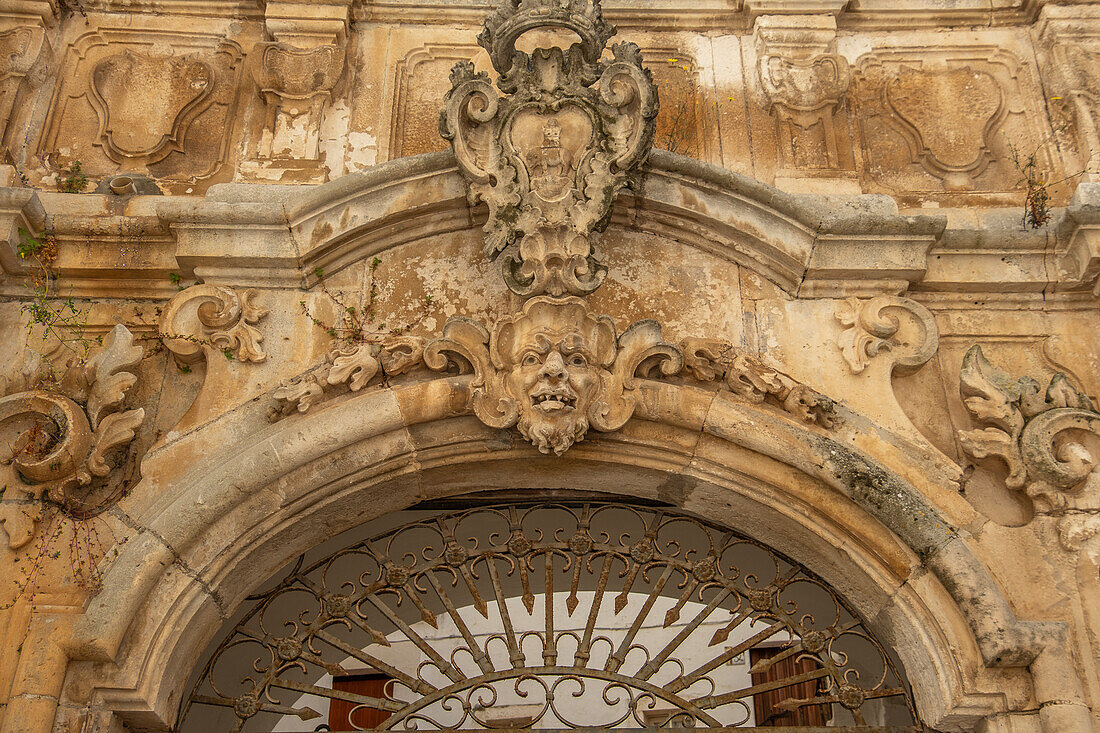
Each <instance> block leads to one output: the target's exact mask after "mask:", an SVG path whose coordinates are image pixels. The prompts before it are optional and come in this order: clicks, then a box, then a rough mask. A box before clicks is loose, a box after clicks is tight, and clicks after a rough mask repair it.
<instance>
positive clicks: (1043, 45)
mask: <svg viewBox="0 0 1100 733" xmlns="http://www.w3.org/2000/svg"><path fill="white" fill-rule="evenodd" d="M1086 17H1087V16H1086ZM1044 21H1045V22H1043V23H1042V24H1041V30H1040V32H1039V40H1038V43H1037V44H1036V46H1037V49H1036V50H1037V52H1038V55H1039V68H1040V69H1041V71H1042V74H1043V81H1044V84H1045V85H1046V89H1047V103H1048V105H1049V108H1050V113H1051V117H1052V118H1053V119H1052V121H1053V123H1054V124H1053V130H1052V132H1053V135H1054V139H1055V141H1057V142H1058V143H1059V144H1060V145H1063V146H1065V147H1067V148H1070V149H1075V151H1076V153H1077V166H1076V167H1077V168H1078V169H1083V170H1085V171H1087V175H1089V176H1090V177H1091V179H1092V180H1094V181H1095V180H1098V179H1100V30H1097V28H1096V24H1095V22H1089V21H1088V20H1086V18H1084V17H1081V18H1075V17H1073V16H1072V14H1070V15H1069V17H1061V18H1059V17H1058V16H1057V15H1055V14H1052V16H1051V17H1050V18H1047V19H1044Z"/></svg>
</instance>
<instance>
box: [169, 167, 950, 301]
mask: <svg viewBox="0 0 1100 733" xmlns="http://www.w3.org/2000/svg"><path fill="white" fill-rule="evenodd" d="M157 210H158V213H159V215H160V217H161V218H162V219H163V220H165V221H167V222H169V223H170V226H171V228H172V229H173V230H174V231H175V233H176V236H177V239H178V248H177V258H178V260H179V262H180V264H181V266H182V267H183V268H184V269H185V270H193V271H194V272H195V274H196V275H198V276H200V277H202V278H204V279H205V280H206V281H207V282H218V281H230V280H236V281H238V282H240V281H241V279H242V276H243V275H244V273H243V272H242V270H243V269H247V270H248V271H249V276H248V280H249V281H250V282H254V283H257V284H258V285H260V286H263V285H265V284H266V285H267V286H269V287H278V286H286V285H290V284H295V285H297V284H305V285H307V286H309V285H310V284H311V282H310V280H311V278H312V276H311V275H310V273H312V272H314V270H315V269H316V268H318V267H320V268H322V269H323V270H324V272H326V273H333V272H336V271H338V270H340V269H342V268H343V267H346V266H347V265H349V264H352V263H354V262H358V261H362V260H364V259H367V258H370V257H373V256H375V255H377V254H379V253H381V252H384V251H385V250H387V249H389V248H392V247H396V246H398V245H401V244H404V243H407V242H412V241H415V240H418V239H422V238H425V237H430V236H439V235H446V234H448V233H451V232H454V231H459V230H464V229H470V228H475V227H477V226H480V224H481V223H483V221H484V213H483V211H482V209H480V208H473V209H472V208H471V207H470V206H469V205H468V204H467V202H466V191H465V186H464V184H463V181H462V179H461V178H460V177H459V175H458V173H457V169H456V167H455V163H454V158H453V156H452V155H451V154H450V153H449V152H447V153H428V154H425V155H420V156H416V157H412V158H402V159H398V160H395V161H391V162H389V163H385V164H382V165H379V166H376V167H374V168H371V169H370V170H367V171H363V172H360V173H353V174H351V175H347V176H344V177H342V178H339V179H337V180H335V181H332V182H331V183H327V184H325V185H322V186H318V187H316V188H313V189H308V190H306V191H304V192H303V190H302V189H301V188H300V187H292V186H270V187H258V186H251V185H239V184H223V185H220V186H214V187H213V188H211V190H210V192H209V193H208V194H207V198H206V199H205V200H201V201H194V200H187V201H177V200H170V199H165V200H163V201H162V202H160V204H159V205H158V207H157ZM944 225H945V221H944V220H943V219H942V218H936V217H928V216H901V215H899V214H898V213H897V208H896V206H895V204H894V202H893V201H892V200H891V199H890V198H889V197H886V196H860V197H857V198H852V199H845V200H833V199H829V198H827V197H821V196H808V195H801V196H799V195H792V194H787V193H783V192H782V191H779V190H778V189H775V188H772V187H771V186H768V185H766V184H763V183H760V182H759V181H755V180H753V179H751V178H748V177H746V176H743V175H740V174H737V173H734V172H732V171H728V170H725V169H722V168H719V167H717V166H714V165H710V164H707V163H702V162H700V161H697V160H694V159H691V158H686V157H684V156H680V155H675V154H672V153H668V152H665V151H661V150H655V151H654V152H653V154H652V155H651V156H650V162H649V164H648V166H647V172H646V177H645V182H644V185H643V186H642V190H641V191H638V192H635V195H634V196H633V198H631V197H629V196H627V197H624V200H623V202H622V203H621V204H620V205H619V206H618V207H617V210H616V215H615V216H614V217H613V220H612V230H613V229H614V228H616V227H619V228H622V229H628V230H634V231H641V232H646V233H651V234H656V235H659V236H662V237H664V238H667V239H672V240H675V241H680V242H683V243H684V244H687V245H689V246H692V247H695V248H698V249H700V250H704V251H707V252H710V253H711V254H714V255H715V256H718V257H722V258H724V259H727V260H730V261H733V262H737V263H738V264H742V265H745V266H747V267H749V268H751V269H753V270H755V271H757V272H759V273H760V274H762V275H764V276H765V277H767V278H768V279H770V280H772V281H773V282H774V283H776V285H778V286H779V287H781V288H782V289H784V290H785V291H787V292H788V293H790V294H791V295H795V296H798V295H804V296H806V295H808V296H811V297H812V296H815V295H833V294H835V293H836V292H840V291H843V292H845V293H847V294H853V293H857V294H863V293H867V294H870V293H882V292H900V291H903V290H905V289H906V288H907V287H908V285H909V283H910V282H912V281H914V280H917V279H919V278H920V277H921V275H922V274H923V273H924V271H925V269H926V264H925V262H926V259H927V252H928V249H929V248H930V247H931V246H932V245H933V244H934V242H935V241H936V239H937V238H938V237H939V236H940V235H941V234H942V232H943V228H944ZM257 270H260V271H261V272H263V273H266V275H267V276H266V278H263V279H261V280H260V282H257V279H256V274H255V273H256V271H257ZM265 280H266V282H265Z"/></svg>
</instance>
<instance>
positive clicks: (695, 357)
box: [680, 338, 836, 428]
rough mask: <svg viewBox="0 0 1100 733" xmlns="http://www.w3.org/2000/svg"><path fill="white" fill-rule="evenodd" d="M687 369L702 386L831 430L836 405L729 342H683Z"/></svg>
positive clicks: (706, 340)
mask: <svg viewBox="0 0 1100 733" xmlns="http://www.w3.org/2000/svg"><path fill="white" fill-rule="evenodd" d="M680 348H681V349H682V350H683V353H684V362H685V364H686V366H687V369H688V370H689V371H690V373H691V374H692V375H693V376H694V377H695V379H697V380H699V381H700V382H721V383H723V384H724V385H725V386H726V388H728V389H729V390H730V391H731V392H733V393H734V394H737V395H740V396H741V397H743V398H745V399H746V400H748V401H749V402H752V403H754V404H760V403H762V402H765V401H767V402H771V403H773V404H775V405H777V406H778V407H780V408H782V409H783V410H785V411H786V412H789V413H790V414H792V415H795V416H796V417H798V418H799V419H801V420H802V421H804V422H807V423H813V424H817V425H820V426H821V427H824V428H831V427H832V426H833V422H834V420H835V417H836V416H835V403H834V402H833V401H832V400H831V399H829V398H828V397H826V396H825V395H823V394H821V393H819V392H816V391H814V390H813V389H811V388H810V387H807V386H806V385H804V384H801V383H800V382H798V381H796V380H795V379H793V378H791V377H788V376H787V375H786V374H783V373H782V372H779V371H776V370H775V369H772V368H771V367H769V366H767V365H766V364H764V363H763V362H761V361H760V360H759V359H756V358H755V357H752V356H750V355H748V354H746V353H744V352H743V351H741V350H740V349H738V348H737V347H735V346H733V345H732V344H730V343H728V342H726V341H718V340H715V339H699V338H689V339H684V340H683V341H682V342H681V343H680Z"/></svg>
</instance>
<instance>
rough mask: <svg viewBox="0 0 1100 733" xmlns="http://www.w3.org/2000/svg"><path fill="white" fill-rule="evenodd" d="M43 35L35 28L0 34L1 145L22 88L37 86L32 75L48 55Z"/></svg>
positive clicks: (20, 27) (37, 77) (23, 27)
mask: <svg viewBox="0 0 1100 733" xmlns="http://www.w3.org/2000/svg"><path fill="white" fill-rule="evenodd" d="M49 49H50V47H49V44H48V43H46V33H45V31H44V30H43V29H42V28H39V27H35V26H19V27H16V28H12V29H10V30H6V31H3V32H0V142H3V141H4V140H5V133H6V131H7V126H8V123H9V121H10V120H11V117H12V114H13V113H14V112H15V110H16V109H17V105H16V101H17V100H18V99H21V98H22V94H21V89H22V88H24V87H32V86H38V85H39V84H40V83H41V76H42V75H41V74H38V73H33V71H34V69H35V67H36V66H39V65H40V62H44V61H45V57H46V56H47V55H48V53H49Z"/></svg>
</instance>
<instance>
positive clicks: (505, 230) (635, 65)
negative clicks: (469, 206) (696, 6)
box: [440, 0, 657, 297]
mask: <svg viewBox="0 0 1100 733" xmlns="http://www.w3.org/2000/svg"><path fill="white" fill-rule="evenodd" d="M539 27H558V28H565V29H568V30H571V31H573V32H574V33H576V34H577V35H578V36H579V38H580V41H579V42H577V43H574V44H573V45H572V46H571V47H570V48H569V49H568V50H567V51H564V52H563V51H562V50H561V49H559V48H540V49H536V50H535V51H534V53H533V55H528V54H527V53H525V52H523V51H518V50H516V48H515V42H516V40H517V39H518V38H519V36H520V35H522V34H523V33H525V32H526V31H529V30H532V29H535V28H539ZM614 33H615V30H614V28H613V27H612V26H610V25H608V24H607V23H605V22H604V20H603V16H602V13H601V10H600V4H599V2H598V0H593V1H592V2H591V3H589V2H588V1H587V0H568V2H558V1H557V0H521V1H520V2H518V3H512V2H507V3H504V4H502V5H501V6H500V8H499V9H498V10H497V11H496V12H495V13H494V14H493V15H491V16H490V17H489V18H488V19H487V20H486V22H485V28H484V30H483V32H482V33H481V35H480V36H479V37H478V43H479V44H480V45H481V46H482V47H483V48H485V50H486V51H487V52H488V53H489V56H490V58H491V60H492V63H493V66H494V68H495V69H496V70H497V72H498V73H499V74H500V78H499V80H498V81H497V86H498V87H499V88H500V91H501V92H503V93H504V96H500V95H499V94H498V93H497V91H496V90H495V89H494V88H493V87H492V85H491V84H490V82H489V77H488V75H487V74H485V73H483V72H482V73H476V72H475V71H474V67H473V64H471V63H470V62H460V63H459V64H456V65H455V67H454V69H453V70H452V71H451V91H450V92H449V93H448V94H447V96H446V98H445V100H444V109H443V113H442V115H441V117H440V132H441V133H442V134H443V136H444V137H445V138H447V139H448V140H450V141H451V144H452V146H453V147H454V151H455V156H456V158H457V159H458V164H459V168H460V170H461V171H462V173H463V175H464V176H465V177H466V179H467V182H468V185H469V192H470V199H471V201H473V202H478V201H484V202H485V203H486V204H488V206H489V220H488V223H486V225H485V232H486V242H485V253H486V255H487V256H488V257H489V258H490V259H496V258H497V257H498V256H499V255H501V254H502V253H505V256H504V257H503V258H502V271H503V274H504V279H505V282H506V283H507V284H508V287H509V288H511V289H512V291H513V292H515V293H517V294H518V295H521V296H523V297H529V296H533V295H539V294H544V293H545V294H551V295H563V294H573V295H584V294H587V293H590V292H592V291H593V290H595V289H596V288H597V287H599V285H600V283H601V282H603V278H604V276H605V274H606V269H605V268H604V267H603V265H601V264H600V263H599V262H597V261H596V259H595V257H594V256H593V253H592V242H591V235H592V233H593V232H597V231H601V230H602V229H603V228H605V227H606V226H607V223H608V221H609V219H610V215H611V205H612V203H613V201H614V198H615V195H616V193H617V192H618V191H619V190H620V189H622V188H623V187H626V186H628V185H632V183H633V181H634V180H635V178H636V175H637V173H636V171H637V169H638V167H639V166H640V165H641V164H642V163H643V162H644V161H645V159H646V156H647V155H648V154H649V148H650V145H651V144H652V141H653V131H654V122H653V120H654V118H655V117H656V115H657V95H656V90H655V88H654V86H653V82H652V80H651V77H650V74H649V72H648V71H646V70H645V69H644V68H643V67H642V63H641V54H640V51H639V49H638V47H637V46H635V45H633V44H630V43H618V44H616V45H615V46H613V47H612V49H611V58H610V59H607V60H603V61H601V60H600V57H601V54H602V53H603V51H604V49H605V47H606V45H607V41H608V39H609V38H611V36H613V35H614ZM594 84H598V86H596V87H595V88H594V87H593V85H594ZM517 239H518V240H519V241H518V244H516V240H517Z"/></svg>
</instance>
